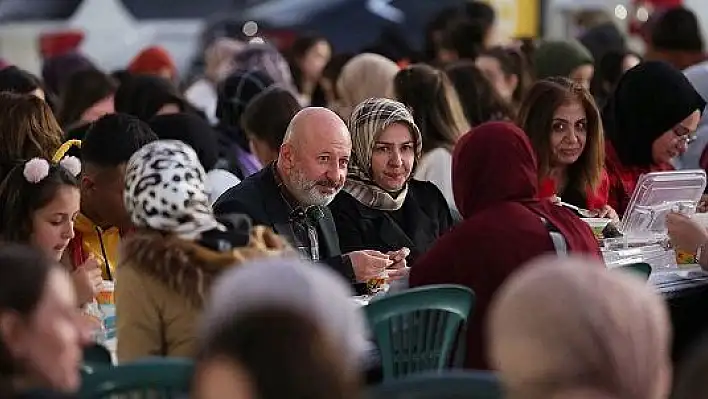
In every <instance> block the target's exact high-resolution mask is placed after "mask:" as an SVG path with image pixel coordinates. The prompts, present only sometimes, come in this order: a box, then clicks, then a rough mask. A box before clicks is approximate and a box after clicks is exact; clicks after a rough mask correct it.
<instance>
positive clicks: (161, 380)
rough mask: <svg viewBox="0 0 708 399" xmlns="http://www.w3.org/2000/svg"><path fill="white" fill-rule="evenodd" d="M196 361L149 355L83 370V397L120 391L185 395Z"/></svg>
mask: <svg viewBox="0 0 708 399" xmlns="http://www.w3.org/2000/svg"><path fill="white" fill-rule="evenodd" d="M193 370H194V364H193V362H192V360H190V359H180V358H147V359H144V360H140V361H136V362H133V363H127V364H121V365H118V366H115V367H112V368H105V369H96V370H95V371H94V372H93V373H90V374H84V375H83V381H82V384H81V395H80V397H81V398H85V399H102V398H109V397H114V395H119V396H121V397H123V396H126V397H130V398H131V399H137V398H145V399H148V398H149V399H154V398H160V399H172V398H181V397H186V396H187V395H188V394H189V384H190V381H191V379H192V372H193Z"/></svg>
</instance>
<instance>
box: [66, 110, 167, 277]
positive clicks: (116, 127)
mask: <svg viewBox="0 0 708 399" xmlns="http://www.w3.org/2000/svg"><path fill="white" fill-rule="evenodd" d="M155 140H157V135H155V133H154V132H153V131H152V130H151V129H150V127H149V126H148V125H147V124H146V123H145V122H142V121H141V120H139V119H137V118H136V117H133V116H130V115H126V114H110V115H106V116H104V117H102V118H100V119H98V120H97V121H95V122H93V124H92V125H91V126H90V127H89V130H88V132H87V133H86V137H85V138H84V140H83V142H82V145H81V159H82V176H81V214H79V216H78V217H77V219H76V222H75V224H74V233H75V236H74V239H73V240H72V242H71V243H70V244H69V250H70V252H71V253H70V255H71V263H72V264H73V265H74V266H78V265H81V264H83V263H84V262H85V261H86V260H87V259H88V258H89V257H93V258H95V259H96V260H97V261H98V263H99V265H100V266H101V268H102V270H103V278H104V279H106V280H112V277H113V274H112V272H113V268H114V267H115V263H116V256H117V250H118V244H119V242H120V236H121V234H125V233H126V232H127V231H129V230H130V228H131V222H130V217H129V216H128V214H127V212H126V211H125V206H124V205H123V179H124V177H125V166H126V164H127V162H128V160H129V159H130V157H131V156H132V155H133V153H135V152H136V151H137V150H139V149H140V148H141V147H142V146H143V145H145V144H147V143H150V142H152V141H155Z"/></svg>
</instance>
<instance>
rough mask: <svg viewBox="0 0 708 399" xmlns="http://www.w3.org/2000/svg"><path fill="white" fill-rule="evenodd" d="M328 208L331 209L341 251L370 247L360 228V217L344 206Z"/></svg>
mask: <svg viewBox="0 0 708 399" xmlns="http://www.w3.org/2000/svg"><path fill="white" fill-rule="evenodd" d="M349 209H353V208H349ZM330 210H331V211H332V218H333V219H334V224H335V226H336V227H337V236H338V238H339V247H340V248H341V250H342V252H343V253H347V252H353V251H361V250H365V249H371V248H369V247H370V246H371V245H367V242H366V241H365V239H364V234H363V233H364V232H363V231H362V229H361V228H360V227H361V224H360V223H359V220H360V218H358V217H357V216H355V215H354V214H353V213H352V212H347V207H345V206H338V207H337V208H334V209H333V208H330ZM353 210H355V209H353Z"/></svg>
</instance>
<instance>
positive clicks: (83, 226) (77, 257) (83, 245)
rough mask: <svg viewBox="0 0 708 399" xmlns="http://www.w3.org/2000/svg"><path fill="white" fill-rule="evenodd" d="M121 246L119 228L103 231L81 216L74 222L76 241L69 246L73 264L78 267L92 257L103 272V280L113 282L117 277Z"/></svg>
mask: <svg viewBox="0 0 708 399" xmlns="http://www.w3.org/2000/svg"><path fill="white" fill-rule="evenodd" d="M119 244H120V233H119V231H118V228H116V227H112V228H110V229H107V230H102V229H101V228H100V227H99V226H97V225H96V224H94V223H93V222H92V221H91V219H89V218H87V217H86V216H84V215H83V214H79V216H78V217H77V218H76V221H75V222H74V239H73V240H72V242H71V244H70V245H69V248H70V249H71V263H72V265H73V266H74V267H77V266H80V265H81V264H82V263H84V262H85V261H86V259H88V258H89V256H92V257H93V258H95V259H96V261H97V262H98V264H99V265H100V266H101V270H103V279H104V280H112V279H113V278H114V277H115V274H114V273H115V267H116V262H118V245H119ZM104 251H105V253H104ZM106 263H108V267H110V275H109V273H108V271H107V269H106V267H107V266H106Z"/></svg>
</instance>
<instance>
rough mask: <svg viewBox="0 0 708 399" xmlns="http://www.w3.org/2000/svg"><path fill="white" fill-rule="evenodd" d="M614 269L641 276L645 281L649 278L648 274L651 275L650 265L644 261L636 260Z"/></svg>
mask: <svg viewBox="0 0 708 399" xmlns="http://www.w3.org/2000/svg"><path fill="white" fill-rule="evenodd" d="M616 270H618V271H622V272H627V273H632V274H634V275H635V276H637V277H641V278H643V279H644V280H645V281H646V280H649V276H651V265H649V264H648V263H645V262H638V263H632V264H630V265H626V266H620V267H618V268H617V269H616Z"/></svg>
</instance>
